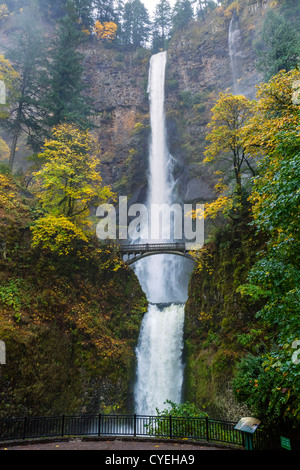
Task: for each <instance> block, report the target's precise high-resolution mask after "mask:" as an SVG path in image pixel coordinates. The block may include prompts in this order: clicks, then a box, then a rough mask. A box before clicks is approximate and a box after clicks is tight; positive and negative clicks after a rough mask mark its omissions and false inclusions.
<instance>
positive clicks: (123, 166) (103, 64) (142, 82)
mask: <svg viewBox="0 0 300 470" xmlns="http://www.w3.org/2000/svg"><path fill="white" fill-rule="evenodd" d="M84 52H85V70H86V75H85V77H84V78H85V82H86V85H87V89H88V90H89V95H90V96H91V98H92V100H93V103H94V107H95V110H96V119H95V124H96V126H97V127H96V129H95V130H94V134H95V136H96V138H97V140H98V142H99V144H100V149H101V155H100V161H101V172H102V175H103V178H104V181H105V183H106V184H111V185H112V186H113V188H114V190H115V191H116V192H117V193H118V194H119V195H126V196H133V197H134V198H135V199H136V198H137V199H140V198H143V193H144V192H145V186H146V182H147V178H146V173H145V167H146V165H147V124H148V111H149V109H148V99H147V93H146V91H147V74H148V64H149V57H150V52H149V51H144V50H140V51H137V52H136V53H120V52H116V51H115V50H112V49H108V48H105V47H103V45H101V43H92V44H90V45H89V46H88V47H87V49H86V50H85V51H84Z"/></svg>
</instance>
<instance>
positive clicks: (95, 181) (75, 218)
mask: <svg viewBox="0 0 300 470" xmlns="http://www.w3.org/2000/svg"><path fill="white" fill-rule="evenodd" d="M96 152H97V147H96V144H95V141H94V139H93V137H92V136H91V134H90V133H89V132H88V131H80V130H79V129H77V128H76V127H74V126H72V125H70V124H61V125H59V126H57V127H56V128H54V129H53V131H52V138H51V139H50V140H48V141H46V143H45V146H44V151H43V152H42V153H41V154H40V155H39V157H40V158H41V160H42V162H44V163H43V166H42V168H41V169H40V170H39V171H38V172H36V173H35V174H34V177H35V182H34V186H33V190H34V192H35V193H36V194H37V197H38V199H39V201H40V204H41V206H42V209H43V211H44V213H45V215H44V216H43V217H41V218H39V219H38V220H37V221H36V223H35V225H34V226H33V228H32V233H33V246H41V247H42V248H44V249H50V250H51V251H53V252H57V253H58V254H66V253H67V252H69V251H70V250H71V245H72V243H73V241H81V242H82V241H83V242H86V241H87V240H88V238H89V226H90V222H89V216H90V209H91V207H92V206H95V205H98V204H100V203H102V202H105V201H106V200H107V199H108V198H111V197H113V194H112V192H111V189H110V188H109V187H108V186H103V185H102V178H101V175H100V173H99V171H98V168H97V167H98V164H99V163H98V159H97V155H96Z"/></svg>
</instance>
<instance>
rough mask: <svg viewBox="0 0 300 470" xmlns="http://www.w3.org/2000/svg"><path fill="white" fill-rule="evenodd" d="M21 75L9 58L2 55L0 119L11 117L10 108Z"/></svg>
mask: <svg viewBox="0 0 300 470" xmlns="http://www.w3.org/2000/svg"><path fill="white" fill-rule="evenodd" d="M19 80H20V76H19V74H18V73H17V72H16V71H15V70H14V68H13V67H12V65H11V63H10V62H9V60H7V59H5V57H4V55H0V81H1V83H0V119H5V118H8V117H9V108H10V105H11V104H12V103H13V101H14V100H15V99H16V90H17V87H18V84H19Z"/></svg>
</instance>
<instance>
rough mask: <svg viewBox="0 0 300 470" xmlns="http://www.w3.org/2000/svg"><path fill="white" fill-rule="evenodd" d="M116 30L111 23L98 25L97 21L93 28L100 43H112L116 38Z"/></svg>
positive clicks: (115, 26)
mask: <svg viewBox="0 0 300 470" xmlns="http://www.w3.org/2000/svg"><path fill="white" fill-rule="evenodd" d="M117 29H118V26H117V25H116V23H114V22H113V21H108V22H104V23H100V21H98V20H97V21H96V23H95V26H94V31H95V33H96V36H97V38H98V39H100V40H101V41H109V42H110V41H113V40H114V39H115V37H116V34H117Z"/></svg>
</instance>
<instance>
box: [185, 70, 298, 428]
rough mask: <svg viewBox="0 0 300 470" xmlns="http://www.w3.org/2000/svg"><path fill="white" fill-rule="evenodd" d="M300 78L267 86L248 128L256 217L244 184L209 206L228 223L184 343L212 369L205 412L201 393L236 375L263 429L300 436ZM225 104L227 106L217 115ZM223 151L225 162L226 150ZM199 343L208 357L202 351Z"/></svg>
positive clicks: (196, 294) (192, 304)
mask: <svg viewBox="0 0 300 470" xmlns="http://www.w3.org/2000/svg"><path fill="white" fill-rule="evenodd" d="M299 78H300V74H299V71H298V70H291V71H289V72H285V71H281V72H280V73H279V74H277V75H275V76H274V77H272V78H271V80H270V81H269V82H267V83H265V84H261V85H260V86H259V88H258V93H257V101H256V102H255V105H254V108H253V114H252V115H251V116H248V118H247V119H245V120H244V121H243V122H242V121H241V124H242V126H241V127H242V128H243V132H242V144H243V145H242V148H243V149H244V151H245V152H246V153H247V154H251V155H252V157H253V158H254V159H255V160H256V162H257V174H256V176H255V177H254V178H253V179H252V187H250V188H248V210H247V212H248V214H246V212H245V205H244V204H243V200H244V198H243V195H242V194H241V191H240V186H239V180H235V182H234V185H233V186H232V187H231V188H230V187H227V188H226V189H225V191H224V188H223V192H222V194H221V195H220V196H219V198H217V199H216V200H215V201H214V202H213V203H211V206H215V211H212V210H210V211H209V212H208V214H207V215H208V217H209V216H210V217H213V218H215V217H216V214H217V213H218V212H219V213H220V212H222V213H223V214H226V215H227V218H228V223H227V225H226V227H225V228H223V229H219V230H218V232H217V235H216V236H215V239H214V241H213V242H211V243H209V244H208V245H207V246H206V247H205V249H204V250H203V251H202V253H200V256H199V260H198V265H197V269H196V272H195V274H194V276H193V279H192V282H191V286H190V298H189V301H188V304H187V333H186V334H187V337H188V338H189V341H190V342H191V346H192V347H193V348H195V350H194V351H193V354H192V355H191V358H193V359H191V360H192V361H193V362H194V364H193V365H191V364H190V366H189V367H191V368H192V367H195V368H196V370H197V369H198V370H199V371H201V368H202V369H203V368H204V374H200V372H199V375H200V376H201V375H202V377H203V376H204V377H206V380H204V381H203V383H202V385H201V379H200V377H199V376H198V380H199V383H200V385H199V384H198V380H197V384H196V383H195V384H194V387H195V388H196V385H199V390H198V391H196V390H194V393H195V394H196V395H197V393H198V397H197V400H198V402H199V401H200V402H201V401H203V404H205V399H204V397H203V396H201V391H200V390H202V393H203V389H205V386H206V387H208V386H211V387H213V392H214V393H215V394H216V395H217V394H218V392H220V390H222V387H224V381H225V383H226V382H228V376H229V375H231V377H232V376H233V382H232V386H233V392H234V395H235V397H236V398H237V400H238V401H239V402H241V403H243V404H246V405H247V406H248V407H249V409H250V410H252V412H254V413H255V414H256V415H257V416H258V417H259V418H260V419H261V420H262V421H263V422H264V424H265V425H270V426H272V427H273V428H274V427H278V428H279V427H280V426H287V429H289V426H290V427H298V426H299V412H300V408H299V407H300V403H299V386H300V383H299V364H300V361H299V358H298V353H299V344H300V343H299V328H300V324H299V252H300V250H299V242H300V240H299V227H298V223H297V221H298V218H299V189H298V181H299V175H298V170H297V168H298V165H299V150H300V148H299V107H298V98H297V97H298V94H297V93H295V91H294V89H295V84H297V83H299ZM227 99H228V97H226V100H227ZM236 99H238V97H232V98H231V100H232V102H234V101H235V100H236ZM223 100H224V96H221V97H220V100H219V106H220V105H221V103H222V101H223ZM217 109H219V108H217ZM222 117H223V120H222V121H220V120H218V121H216V120H213V121H212V126H213V129H212V131H211V133H210V134H209V136H208V139H209V141H210V144H209V146H208V149H209V151H213V152H214V149H215V147H214V145H215V141H214V139H212V137H214V138H217V140H218V141H219V143H220V144H221V143H222V142H223V138H224V136H225V135H226V134H225V133H224V132H223V131H222V128H223V122H224V121H226V122H227V123H230V122H231V121H230V119H231V109H230V110H228V109H225V112H224V114H223V116H222ZM217 131H219V132H220V136H221V138H220V137H218V132H217ZM234 142H235V143H236V142H238V141H237V139H236V137H235V140H234ZM219 150H220V155H221V156H222V154H223V155H224V151H226V150H227V151H228V148H224V147H222V146H220V147H219ZM233 150H235V147H234V146H231V151H233ZM234 168H235V167H234ZM227 176H228V177H229V175H228V174H227ZM233 195H234V198H233V199H232V197H233ZM228 198H229V199H231V200H232V201H233V202H232V203H231V205H230V207H229V208H228V205H227V206H226V207H227V210H226V211H225V210H224V204H223V202H224V200H225V199H228ZM219 200H221V203H220V202H219ZM241 207H243V208H244V210H243V211H241V210H240V208H241ZM237 215H238V217H237ZM199 341H201V343H202V344H203V345H206V347H205V346H200V349H199ZM195 344H198V347H195ZM201 350H202V352H200V351H201ZM196 351H197V354H198V357H196V356H195V352H196ZM241 358H242V359H241ZM197 363H198V364H197ZM202 372H203V370H202ZM210 374H211V375H210ZM189 393H191V388H190V390H189ZM205 395H206V396H208V394H207V390H205ZM217 402H218V399H216V400H215V403H214V405H215V406H217ZM227 411H228V410H227Z"/></svg>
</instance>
